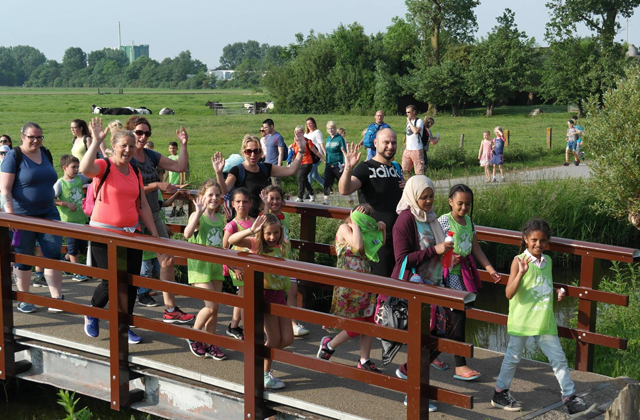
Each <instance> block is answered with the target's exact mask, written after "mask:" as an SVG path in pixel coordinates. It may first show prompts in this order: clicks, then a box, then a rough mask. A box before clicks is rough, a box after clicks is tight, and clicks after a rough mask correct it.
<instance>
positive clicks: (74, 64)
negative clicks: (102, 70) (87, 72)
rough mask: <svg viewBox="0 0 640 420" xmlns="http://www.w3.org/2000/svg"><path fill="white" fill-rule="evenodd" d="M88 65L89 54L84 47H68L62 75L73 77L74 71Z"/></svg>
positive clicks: (63, 59) (63, 61) (64, 57)
mask: <svg viewBox="0 0 640 420" xmlns="http://www.w3.org/2000/svg"><path fill="white" fill-rule="evenodd" d="M86 67H87V54H86V53H85V52H84V51H82V48H78V47H70V48H67V49H66V50H65V52H64V56H63V57H62V76H63V77H67V78H69V77H71V75H72V74H73V73H75V72H76V71H78V70H81V69H84V68H86Z"/></svg>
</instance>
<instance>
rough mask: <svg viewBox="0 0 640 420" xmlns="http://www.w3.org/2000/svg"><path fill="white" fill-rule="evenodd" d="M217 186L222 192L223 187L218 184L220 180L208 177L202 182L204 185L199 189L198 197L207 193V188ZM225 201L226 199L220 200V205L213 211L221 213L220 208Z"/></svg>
mask: <svg viewBox="0 0 640 420" xmlns="http://www.w3.org/2000/svg"><path fill="white" fill-rule="evenodd" d="M211 187H213V188H217V189H218V191H219V192H220V194H222V188H220V184H218V182H217V181H216V180H215V179H211V178H209V179H207V180H206V181H204V182H203V183H202V185H201V186H200V189H199V190H198V197H202V196H203V195H205V193H206V192H207V190H208V189H209V188H211ZM223 202H224V199H221V200H220V203H219V204H218V207H216V208H215V209H213V211H214V212H215V213H219V212H220V209H221V208H222V203H223Z"/></svg>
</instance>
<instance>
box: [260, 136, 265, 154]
mask: <svg viewBox="0 0 640 420" xmlns="http://www.w3.org/2000/svg"><path fill="white" fill-rule="evenodd" d="M260 147H262V151H263V153H265V154H266V153H267V138H266V137H264V136H263V137H261V138H260Z"/></svg>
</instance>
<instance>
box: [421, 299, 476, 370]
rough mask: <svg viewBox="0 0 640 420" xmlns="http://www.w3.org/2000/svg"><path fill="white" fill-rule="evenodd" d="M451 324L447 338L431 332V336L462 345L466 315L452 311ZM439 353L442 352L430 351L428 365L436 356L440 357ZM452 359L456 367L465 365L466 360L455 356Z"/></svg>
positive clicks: (462, 312)
mask: <svg viewBox="0 0 640 420" xmlns="http://www.w3.org/2000/svg"><path fill="white" fill-rule="evenodd" d="M451 322H452V324H453V325H452V328H451V331H450V332H449V334H448V337H447V336H444V335H440V334H435V333H433V332H432V335H434V336H436V337H441V338H448V339H451V340H456V341H459V342H461V343H464V342H465V336H464V332H465V324H466V322H467V315H466V314H465V312H464V311H458V310H455V309H454V310H453V311H451ZM441 353H442V352H441V351H439V350H434V351H432V352H431V357H430V360H429V363H431V362H433V361H434V360H435V359H436V358H437V357H438V356H440V354H441ZM454 358H455V361H456V367H461V366H466V365H467V359H465V358H464V357H462V356H455V357H454Z"/></svg>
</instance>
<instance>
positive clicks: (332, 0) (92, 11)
mask: <svg viewBox="0 0 640 420" xmlns="http://www.w3.org/2000/svg"><path fill="white" fill-rule="evenodd" d="M546 1H547V0H527V1H524V0H480V5H479V6H478V7H477V8H476V9H475V13H476V16H477V19H478V26H479V30H478V32H477V33H476V37H477V38H480V37H481V36H485V35H486V34H487V33H488V32H489V31H491V29H492V28H493V27H494V26H495V24H496V20H495V19H496V17H497V16H499V15H501V14H502V13H503V11H504V9H505V8H506V7H509V8H511V10H513V11H514V12H515V18H516V24H517V25H518V28H519V29H520V30H521V31H525V32H526V33H527V35H528V36H530V37H535V39H536V41H537V43H538V44H539V45H546V43H545V41H544V31H545V24H546V22H547V21H548V20H549V12H548V9H547V8H546V7H545V3H546ZM2 12H3V15H4V16H5V17H9V16H10V17H11V18H10V19H7V18H5V19H2V24H0V46H5V47H9V46H15V45H30V46H33V47H35V48H38V49H39V50H40V51H42V52H43V53H44V54H45V55H46V56H47V58H48V59H54V60H57V61H58V62H61V61H62V57H63V55H64V51H65V50H66V49H67V48H69V47H80V48H82V49H83V50H84V52H86V53H89V52H91V51H94V50H99V49H102V48H104V47H115V46H117V45H118V22H120V24H121V31H122V44H123V45H124V44H129V43H130V42H131V41H133V42H134V43H135V44H148V45H149V54H150V56H151V58H153V59H155V60H158V61H162V60H163V59H164V58H166V57H175V56H177V55H178V54H179V53H180V52H181V51H184V50H190V51H191V56H192V58H195V59H198V60H200V61H202V62H203V63H205V64H206V65H207V66H208V67H209V68H210V69H213V68H215V67H217V65H218V63H219V58H220V56H221V55H222V49H223V48H224V46H225V45H227V44H230V43H234V42H245V41H248V40H256V41H258V42H260V43H267V44H269V45H288V44H290V43H292V42H295V34H296V33H299V32H302V33H303V34H305V35H306V34H308V33H309V30H311V29H313V30H314V31H315V32H316V33H329V32H332V31H333V30H334V29H336V28H337V27H338V25H340V23H343V24H345V25H347V24H350V23H353V22H355V21H357V22H359V23H360V24H361V25H362V26H363V27H364V29H365V31H366V33H368V34H373V33H377V32H384V31H385V30H386V28H387V27H388V26H390V25H391V19H392V18H393V17H394V16H401V17H404V16H405V15H406V13H407V8H406V6H405V4H404V0H320V1H317V0H316V1H307V0H275V1H270V2H266V1H264V0H263V1H258V0H243V1H234V0H226V1H214V0H183V1H180V2H178V3H176V2H175V0H174V1H170V0H154V1H151V2H144V3H143V2H136V3H131V2H128V1H122V0H112V1H110V2H87V1H78V0H65V1H64V2H52V1H50V0H46V1H43V0H36V1H31V0H25V1H24V2H17V1H6V2H4V4H3V5H2ZM638 12H639V10H638V9H636V14H635V15H634V16H633V17H632V18H631V19H630V20H629V41H630V42H631V43H633V44H636V45H638V44H640V13H638ZM621 24H622V28H623V29H622V31H621V32H620V33H619V34H618V36H617V39H618V40H625V41H626V40H627V22H626V20H625V21H623V22H621ZM578 33H579V34H580V35H583V36H586V35H589V32H588V31H587V30H586V28H584V27H582V28H578Z"/></svg>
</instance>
